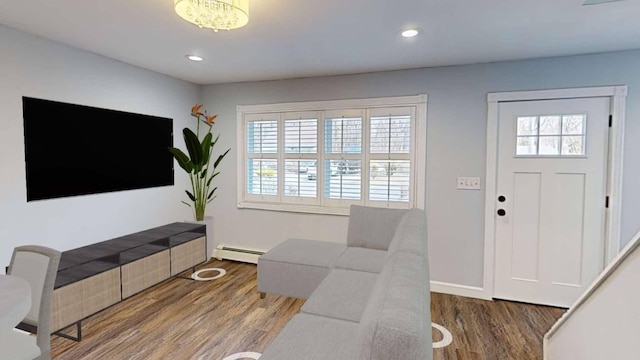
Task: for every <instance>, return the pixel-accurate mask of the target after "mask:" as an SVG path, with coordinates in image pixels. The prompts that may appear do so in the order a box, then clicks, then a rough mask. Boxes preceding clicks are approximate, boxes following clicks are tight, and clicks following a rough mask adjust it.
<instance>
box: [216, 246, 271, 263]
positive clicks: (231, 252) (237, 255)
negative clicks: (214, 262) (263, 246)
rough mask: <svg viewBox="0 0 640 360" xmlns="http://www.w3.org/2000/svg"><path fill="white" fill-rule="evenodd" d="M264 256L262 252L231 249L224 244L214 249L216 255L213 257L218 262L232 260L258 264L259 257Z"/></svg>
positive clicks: (237, 248)
mask: <svg viewBox="0 0 640 360" xmlns="http://www.w3.org/2000/svg"><path fill="white" fill-rule="evenodd" d="M262 254H264V251H260V250H253V249H247V248H239V247H231V246H226V245H224V244H220V245H218V246H217V247H216V253H215V254H214V256H213V257H215V258H216V259H218V260H223V259H224V260H233V261H242V262H247V263H252V264H257V263H258V258H259V257H260V255H262Z"/></svg>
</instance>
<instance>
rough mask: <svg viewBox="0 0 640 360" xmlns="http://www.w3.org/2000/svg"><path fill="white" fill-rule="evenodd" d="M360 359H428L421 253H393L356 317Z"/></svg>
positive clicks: (426, 300)
mask: <svg viewBox="0 0 640 360" xmlns="http://www.w3.org/2000/svg"><path fill="white" fill-rule="evenodd" d="M358 344H359V348H360V353H359V356H360V359H362V360H388V359H432V356H433V354H432V345H431V312H430V308H429V275H428V269H427V263H426V261H425V259H424V258H423V257H421V256H418V255H415V254H410V253H400V252H398V253H396V254H395V255H393V256H392V257H391V258H390V259H389V262H388V263H387V264H386V265H385V268H384V270H383V271H382V273H381V274H380V276H379V278H378V281H377V282H376V285H375V287H374V289H373V291H372V293H371V296H370V298H369V301H368V302H367V306H366V307H365V310H364V312H363V314H362V318H361V319H360V330H359V335H358Z"/></svg>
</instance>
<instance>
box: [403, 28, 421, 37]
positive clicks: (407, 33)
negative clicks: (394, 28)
mask: <svg viewBox="0 0 640 360" xmlns="http://www.w3.org/2000/svg"><path fill="white" fill-rule="evenodd" d="M419 33H420V32H419V31H418V30H416V29H407V30H405V31H403V32H402V37H406V38H412V37H414V36H417V35H418V34H419Z"/></svg>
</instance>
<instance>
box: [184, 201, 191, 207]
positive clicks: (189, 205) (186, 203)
mask: <svg viewBox="0 0 640 360" xmlns="http://www.w3.org/2000/svg"><path fill="white" fill-rule="evenodd" d="M182 203H183V204H185V205H187V206H188V207H191V204H189V203H188V202H186V201H182Z"/></svg>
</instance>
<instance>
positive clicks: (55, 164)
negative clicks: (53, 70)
mask: <svg viewBox="0 0 640 360" xmlns="http://www.w3.org/2000/svg"><path fill="white" fill-rule="evenodd" d="M22 106H23V115H24V143H25V144H24V145H25V162H26V175H27V201H33V200H43V199H53V198H60V197H67V196H76V195H87V194H98V193H105V192H112V191H121V190H132V189H143V188H150V187H157V186H167V185H173V184H174V178H173V158H172V155H171V153H170V152H169V151H168V150H167V147H169V146H173V119H168V118H162V117H156V116H149V115H141V114H133V113H128V112H122V111H115V110H107V109H100V108H95V107H89V106H81V105H73V104H67V103H62V102H56V101H49V100H42V99H34V98H30V97H23V98H22Z"/></svg>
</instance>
